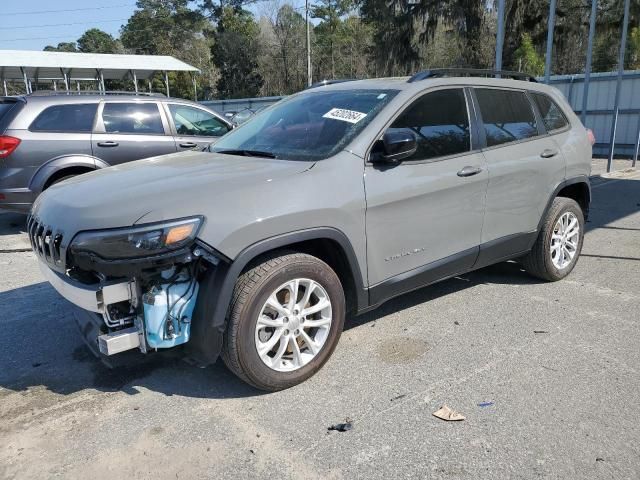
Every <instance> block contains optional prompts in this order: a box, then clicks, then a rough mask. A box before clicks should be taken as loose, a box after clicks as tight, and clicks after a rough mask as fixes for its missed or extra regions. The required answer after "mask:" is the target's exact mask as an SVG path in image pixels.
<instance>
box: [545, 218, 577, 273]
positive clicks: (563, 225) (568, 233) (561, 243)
mask: <svg viewBox="0 0 640 480" xmlns="http://www.w3.org/2000/svg"><path fill="white" fill-rule="evenodd" d="M579 241H580V222H579V221H578V217H576V215H575V214H574V213H573V212H565V213H564V214H563V215H562V216H561V217H560V218H559V219H558V221H557V222H556V224H555V225H554V227H553V233H552V235H551V245H550V254H551V261H552V262H553V265H554V266H555V267H556V268H557V269H558V270H562V269H563V268H566V267H567V266H569V264H570V263H571V262H572V261H573V258H574V257H575V256H576V253H577V252H578V243H579Z"/></svg>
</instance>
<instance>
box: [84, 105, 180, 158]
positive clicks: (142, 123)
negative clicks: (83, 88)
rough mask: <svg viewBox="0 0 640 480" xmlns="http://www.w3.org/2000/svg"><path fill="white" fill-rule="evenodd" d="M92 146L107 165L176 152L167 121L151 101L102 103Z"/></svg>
mask: <svg viewBox="0 0 640 480" xmlns="http://www.w3.org/2000/svg"><path fill="white" fill-rule="evenodd" d="M91 144H92V149H93V154H94V155H95V156H96V157H98V158H100V159H102V160H104V161H105V162H107V163H108V164H109V165H118V164H120V163H124V162H130V161H132V160H139V159H141V158H149V157H155V156H156V155H164V154H167V153H175V151H176V144H175V142H174V139H173V136H172V135H171V132H170V131H169V126H168V124H167V121H166V119H165V118H164V116H163V115H162V113H161V111H160V108H159V106H158V102H154V101H130V102H116V101H107V102H104V103H103V104H102V105H101V108H100V109H99V111H98V120H97V122H96V128H95V130H94V133H93V134H92V135H91Z"/></svg>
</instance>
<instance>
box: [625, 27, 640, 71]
mask: <svg viewBox="0 0 640 480" xmlns="http://www.w3.org/2000/svg"><path fill="white" fill-rule="evenodd" d="M627 65H628V68H630V69H632V70H639V69H640V27H633V28H632V29H631V32H629V56H628V60H627Z"/></svg>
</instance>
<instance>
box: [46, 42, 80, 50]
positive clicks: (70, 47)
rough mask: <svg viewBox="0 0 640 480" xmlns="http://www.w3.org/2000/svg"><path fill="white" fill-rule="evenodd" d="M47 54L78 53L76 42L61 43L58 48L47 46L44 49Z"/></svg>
mask: <svg viewBox="0 0 640 480" xmlns="http://www.w3.org/2000/svg"><path fill="white" fill-rule="evenodd" d="M44 51H45V52H77V51H78V49H77V48H76V42H60V43H59V44H58V46H56V47H54V46H52V45H47V46H46V47H44Z"/></svg>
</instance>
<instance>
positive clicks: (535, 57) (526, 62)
mask: <svg viewBox="0 0 640 480" xmlns="http://www.w3.org/2000/svg"><path fill="white" fill-rule="evenodd" d="M514 63H515V64H516V65H517V66H518V71H519V72H526V73H528V74H529V75H533V76H534V77H536V76H540V75H542V74H543V73H544V59H543V58H542V55H540V54H539V53H538V52H536V49H535V47H534V46H533V41H532V40H531V36H530V35H529V34H528V33H523V34H522V37H521V41H520V46H519V47H518V48H517V49H516V51H515V52H514Z"/></svg>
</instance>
